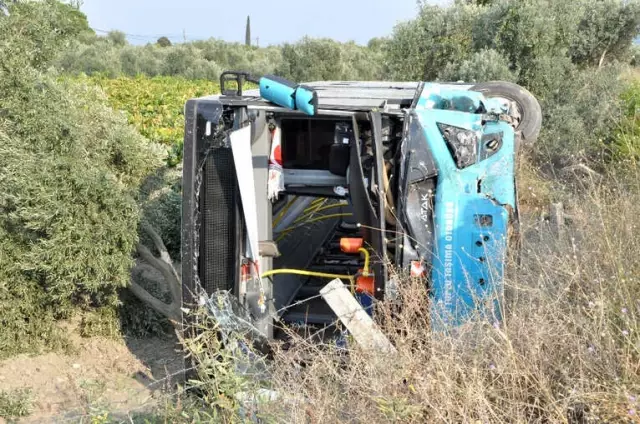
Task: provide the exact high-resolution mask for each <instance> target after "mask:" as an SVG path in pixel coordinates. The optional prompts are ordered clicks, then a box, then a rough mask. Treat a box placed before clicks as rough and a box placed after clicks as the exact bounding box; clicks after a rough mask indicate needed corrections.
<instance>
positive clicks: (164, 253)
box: [140, 221, 173, 266]
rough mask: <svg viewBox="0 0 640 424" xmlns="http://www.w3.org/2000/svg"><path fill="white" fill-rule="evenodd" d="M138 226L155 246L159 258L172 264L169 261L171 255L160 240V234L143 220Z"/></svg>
mask: <svg viewBox="0 0 640 424" xmlns="http://www.w3.org/2000/svg"><path fill="white" fill-rule="evenodd" d="M140 228H142V231H144V232H145V233H146V234H147V235H148V236H149V237H150V238H151V241H152V242H153V244H154V246H155V247H156V249H158V252H160V259H162V260H163V261H164V262H166V263H167V264H169V265H172V264H173V263H172V261H171V256H169V251H168V250H167V247H166V246H165V244H164V241H162V237H160V235H159V234H158V233H157V232H156V231H155V230H154V229H153V228H152V227H151V226H150V225H149V224H148V223H146V222H144V221H143V222H142V223H141V224H140ZM172 266H173V265H172Z"/></svg>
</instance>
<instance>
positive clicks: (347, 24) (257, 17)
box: [81, 0, 437, 46]
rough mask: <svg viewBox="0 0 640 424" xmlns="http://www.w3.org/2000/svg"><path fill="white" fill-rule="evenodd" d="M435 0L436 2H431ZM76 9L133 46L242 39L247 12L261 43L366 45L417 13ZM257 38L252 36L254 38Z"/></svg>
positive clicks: (362, 6)
mask: <svg viewBox="0 0 640 424" xmlns="http://www.w3.org/2000/svg"><path fill="white" fill-rule="evenodd" d="M431 2H432V3H433V2H437V0H434V1H431ZM81 10H82V11H83V12H84V13H85V14H86V15H87V17H88V19H89V25H91V27H92V28H94V29H95V30H97V32H98V33H99V34H100V33H101V31H109V30H113V29H117V30H120V31H123V32H125V33H126V34H128V36H127V38H128V40H129V42H130V43H132V44H145V43H147V42H155V41H156V40H157V39H158V38H159V37H161V36H167V37H169V39H171V40H172V41H178V42H180V41H183V40H184V39H185V37H186V40H187V41H190V40H196V39H206V38H211V37H214V38H220V39H223V40H226V41H238V42H244V39H245V23H246V20H247V15H250V17H251V38H252V39H253V41H252V42H253V44H256V42H257V43H258V44H259V45H260V46H266V45H269V44H279V43H283V42H292V41H297V40H299V39H300V38H302V37H303V36H304V35H309V36H311V37H330V38H333V39H335V40H338V41H350V40H353V41H355V42H356V43H359V44H366V43H367V42H368V41H369V40H370V39H371V38H373V37H379V36H385V35H389V34H390V33H391V32H392V30H393V27H394V26H395V25H396V24H397V23H398V22H401V21H406V20H408V19H411V18H413V17H415V16H416V14H417V10H418V1H417V0H313V1H308V0H307V1H304V0H298V1H296V0H243V1H238V0H235V1H232V0H83V5H82V6H81ZM256 38H257V40H256Z"/></svg>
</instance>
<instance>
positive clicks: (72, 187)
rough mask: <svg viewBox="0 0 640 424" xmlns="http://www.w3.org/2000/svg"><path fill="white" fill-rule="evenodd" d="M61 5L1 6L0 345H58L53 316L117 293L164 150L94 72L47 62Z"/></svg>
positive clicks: (58, 41)
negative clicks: (116, 106)
mask: <svg viewBox="0 0 640 424" xmlns="http://www.w3.org/2000/svg"><path fill="white" fill-rule="evenodd" d="M57 5H58V3H57V2H28V3H19V4H17V5H14V6H11V8H10V12H11V13H10V15H9V16H8V17H2V18H0V32H2V33H3V35H6V36H5V38H4V39H3V43H1V44H0V62H2V63H3V64H8V65H9V66H3V67H0V111H2V112H1V114H0V140H2V142H1V143H0V322H1V323H2V325H3V331H2V332H0V355H5V354H6V353H7V352H9V351H11V350H14V351H15V349H16V348H18V349H24V350H37V349H40V348H47V347H48V348H51V347H55V346H54V345H58V344H60V343H62V342H61V341H60V339H59V337H58V334H57V333H56V329H55V327H54V326H53V325H50V326H48V325H47V324H52V323H53V319H54V318H64V317H68V316H70V315H71V314H72V313H73V312H74V311H76V310H77V309H78V308H82V307H87V306H94V305H116V304H117V291H118V289H119V288H121V287H124V286H126V285H127V284H128V282H129V271H130V268H131V265H132V257H131V253H132V251H133V250H134V247H135V245H136V243H137V240H138V237H137V226H138V221H139V214H140V211H139V207H138V204H137V202H136V200H137V196H138V190H139V187H140V185H141V184H142V183H143V181H144V180H145V179H146V177H147V175H149V173H150V172H151V171H152V170H154V169H155V168H156V167H158V166H159V165H160V164H161V160H162V156H163V154H162V151H161V150H158V149H156V148H155V147H154V146H153V145H152V144H150V143H149V142H148V141H147V140H146V139H145V138H144V137H142V136H140V135H139V134H138V133H137V132H136V131H135V130H134V129H133V128H131V127H129V126H128V124H127V122H126V119H125V118H124V117H123V116H121V115H119V114H117V113H114V112H113V110H112V109H111V108H109V107H108V106H107V102H106V97H105V96H104V93H103V92H102V91H100V90H99V89H98V88H96V87H95V86H93V84H82V83H76V82H70V81H61V80H60V79H59V78H58V76H57V75H55V74H52V73H50V71H48V70H47V69H48V67H49V64H50V61H51V60H52V59H53V58H54V57H55V52H56V49H59V48H60V47H62V46H64V45H66V44H67V43H66V41H65V40H67V38H66V37H67V36H68V34H66V33H65V32H64V31H57V30H54V29H55V28H61V27H62V28H63V24H64V23H65V22H66V21H65V19H66V18H65V15H62V16H58V15H57V14H56V11H57V10H58V9H57V7H58V6H57ZM38 37H40V38H38ZM18 65H21V66H18ZM34 317H37V319H35V318H34Z"/></svg>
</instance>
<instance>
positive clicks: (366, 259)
mask: <svg viewBox="0 0 640 424" xmlns="http://www.w3.org/2000/svg"><path fill="white" fill-rule="evenodd" d="M358 252H360V253H362V254H364V268H363V269H362V270H363V274H364V276H365V277H367V276H369V258H370V256H369V251H368V250H367V249H365V248H364V247H361V248H360V249H358Z"/></svg>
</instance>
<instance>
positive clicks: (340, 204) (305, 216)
mask: <svg viewBox="0 0 640 424" xmlns="http://www.w3.org/2000/svg"><path fill="white" fill-rule="evenodd" d="M342 206H348V203H334V204H332V205H327V206H322V207H320V208H318V209H315V210H313V211H311V212H310V213H308V214H305V215H301V216H300V217H298V218H297V219H296V220H295V221H293V223H294V224H297V223H298V222H300V221H302V220H303V219H304V218H308V217H309V216H310V215H311V214H314V213H318V212H322V211H326V210H327V209H333V208H337V207H342Z"/></svg>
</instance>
